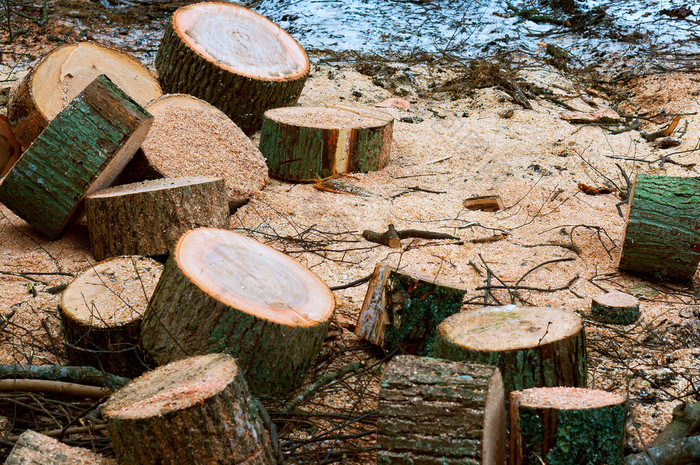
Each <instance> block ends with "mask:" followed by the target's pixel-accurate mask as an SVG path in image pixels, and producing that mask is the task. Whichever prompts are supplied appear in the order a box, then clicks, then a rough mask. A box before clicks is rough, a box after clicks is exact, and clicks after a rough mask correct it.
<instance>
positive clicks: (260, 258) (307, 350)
mask: <svg viewBox="0 0 700 465" xmlns="http://www.w3.org/2000/svg"><path fill="white" fill-rule="evenodd" d="M333 308H334V299H333V295H332V294H331V292H330V290H329V289H328V287H327V286H326V285H325V284H324V283H323V282H322V281H321V280H320V279H319V278H318V277H316V275H314V274H313V273H312V272H311V271H310V270H309V269H308V268H306V267H304V266H303V265H302V264H300V263H299V262H297V261H295V260H293V259H292V258H290V257H289V256H287V255H285V254H283V253H281V252H278V251H277V250H274V249H272V248H271V247H268V246H266V245H264V244H261V243H260V242H258V241H256V240H254V239H251V238H248V237H246V236H243V235H241V234H237V233H234V232H231V231H226V230H222V229H213V228H199V229H195V230H192V231H189V232H187V233H185V234H184V235H183V236H182V237H181V238H180V241H179V242H178V244H177V247H176V248H175V251H174V253H173V254H172V255H171V256H170V259H169V260H168V263H167V264H166V265H165V271H164V272H163V276H162V277H161V279H160V282H159V283H158V286H157V288H156V290H155V292H154V294H153V298H152V299H151V302H150V304H149V305H148V308H147V309H146V313H145V315H144V320H143V326H142V333H141V334H142V338H143V344H144V347H145V348H146V350H147V351H148V352H149V354H150V355H151V356H152V357H153V358H154V359H155V360H156V361H157V362H158V363H159V364H164V363H168V362H171V361H173V360H177V359H180V358H183V357H186V356H190V355H196V354H205V353H209V352H225V353H228V354H230V355H233V356H234V357H236V359H237V360H238V363H239V365H240V367H241V369H242V370H243V372H244V373H245V377H246V380H247V381H248V384H249V385H250V387H251V389H252V390H254V391H264V392H286V391H289V390H291V389H293V388H294V387H295V386H296V385H298V383H299V382H300V381H301V378H302V376H303V374H304V371H305V369H306V368H307V367H308V366H309V364H310V363H311V361H312V360H313V358H314V357H315V356H316V355H317V354H318V352H319V350H320V349H321V344H322V342H323V339H324V337H325V335H326V332H327V331H328V326H329V323H330V319H331V316H332V314H333Z"/></svg>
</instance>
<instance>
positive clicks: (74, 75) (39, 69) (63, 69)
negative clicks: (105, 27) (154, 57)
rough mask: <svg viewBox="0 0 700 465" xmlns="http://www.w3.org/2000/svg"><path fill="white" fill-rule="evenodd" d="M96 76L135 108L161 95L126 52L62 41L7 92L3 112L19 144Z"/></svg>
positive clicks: (146, 72) (150, 77) (35, 133)
mask: <svg viewBox="0 0 700 465" xmlns="http://www.w3.org/2000/svg"><path fill="white" fill-rule="evenodd" d="M101 74H105V75H107V76H108V77H109V79H110V80H112V81H113V82H114V83H115V84H116V85H117V86H118V87H119V88H120V89H122V90H123V91H124V92H126V94H127V95H129V96H130V97H131V98H132V99H134V100H135V101H136V102H137V103H138V104H139V105H141V106H144V105H146V104H147V103H148V102H150V101H151V100H153V99H156V98H158V97H160V96H161V95H162V94H163V92H162V91H161V90H160V86H159V85H158V81H157V80H156V78H155V77H154V76H153V74H151V72H150V71H149V70H148V68H146V67H145V66H144V65H142V64H141V63H140V62H139V61H138V60H137V59H136V58H134V57H133V56H132V55H129V54H128V53H125V52H121V51H119V50H116V49H114V48H109V47H104V46H102V45H97V44H93V43H90V42H80V43H77V44H68V45H63V46H61V47H58V48H56V49H54V50H53V51H51V52H50V53H49V54H48V55H46V56H45V57H44V58H43V59H42V60H41V61H39V63H37V65H36V66H34V68H33V69H32V70H31V71H30V72H29V74H27V75H26V76H25V77H24V79H23V80H22V81H21V82H20V84H19V86H18V87H17V89H16V91H15V92H14V93H13V94H12V95H11V96H10V101H9V103H8V105H7V116H8V118H9V119H10V123H11V125H12V129H13V130H14V132H15V135H16V136H17V139H18V140H19V142H20V143H21V144H22V146H23V147H24V148H25V149H26V148H27V147H29V145H30V144H31V143H32V142H34V140H35V139H36V138H37V137H38V136H39V134H41V131H43V130H44V129H45V128H46V126H48V124H49V122H50V121H51V120H53V119H54V118H55V117H56V115H58V114H59V113H60V112H61V110H63V109H64V108H65V107H66V106H67V105H68V104H69V103H70V102H71V101H72V100H73V99H74V98H75V97H76V96H77V95H78V94H79V93H80V92H82V91H83V89H84V88H85V87H86V86H87V85H88V84H90V83H91V82H92V81H93V80H95V78H96V77H97V76H99V75H101Z"/></svg>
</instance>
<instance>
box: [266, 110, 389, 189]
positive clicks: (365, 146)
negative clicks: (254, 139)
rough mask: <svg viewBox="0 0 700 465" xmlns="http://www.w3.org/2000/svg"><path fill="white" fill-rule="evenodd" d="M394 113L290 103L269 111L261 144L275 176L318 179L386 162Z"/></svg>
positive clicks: (299, 179)
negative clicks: (290, 105)
mask: <svg viewBox="0 0 700 465" xmlns="http://www.w3.org/2000/svg"><path fill="white" fill-rule="evenodd" d="M393 126H394V118H393V117H392V116H391V115H389V114H388V113H385V112H382V111H377V110H373V109H369V108H361V107H344V106H334V107H329V108H324V107H321V108H316V107H290V108H277V109H274V110H268V111H267V112H265V116H264V118H263V127H262V133H261V134H260V150H261V151H262V153H263V155H265V158H266V159H267V165H268V167H269V168H270V174H271V175H272V176H275V177H278V178H281V179H286V180H289V181H315V180H317V179H319V178H326V177H328V176H332V175H335V174H342V173H367V172H369V171H377V170H380V169H382V168H384V167H385V166H386V165H387V163H388V162H389V154H390V152H391V140H392V131H393Z"/></svg>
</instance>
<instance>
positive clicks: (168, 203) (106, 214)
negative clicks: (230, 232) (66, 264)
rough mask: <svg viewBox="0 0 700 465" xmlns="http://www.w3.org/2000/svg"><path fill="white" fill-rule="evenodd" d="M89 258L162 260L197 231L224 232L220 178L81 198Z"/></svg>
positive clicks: (171, 180) (223, 185) (164, 181)
mask: <svg viewBox="0 0 700 465" xmlns="http://www.w3.org/2000/svg"><path fill="white" fill-rule="evenodd" d="M85 211H86V214H87V223H88V230H89V232H90V244H91V246H92V252H93V254H94V255H95V259H97V260H104V259H105V258H107V257H114V256H118V255H151V256H153V255H164V254H167V253H169V252H170V251H171V250H172V249H174V248H175V244H177V240H178V239H180V236H181V235H182V234H183V233H185V232H186V231H189V230H190V229H195V228H199V227H202V226H211V227H214V228H228V216H229V215H228V211H229V210H228V194H227V192H226V183H225V182H224V180H223V179H221V178H168V179H157V180H153V181H144V182H140V183H134V184H127V185H124V186H117V187H110V188H109V189H103V190H100V191H97V192H95V193H94V194H91V195H88V196H87V197H86V198H85Z"/></svg>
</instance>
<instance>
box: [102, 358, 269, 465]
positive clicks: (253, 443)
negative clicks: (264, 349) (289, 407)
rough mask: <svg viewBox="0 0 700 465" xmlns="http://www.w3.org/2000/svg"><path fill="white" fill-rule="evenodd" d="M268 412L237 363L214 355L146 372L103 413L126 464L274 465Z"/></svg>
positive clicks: (115, 444) (125, 389)
mask: <svg viewBox="0 0 700 465" xmlns="http://www.w3.org/2000/svg"><path fill="white" fill-rule="evenodd" d="M262 408H263V407H262V405H261V404H259V402H258V401H257V400H256V399H255V398H253V397H252V396H251V395H250V393H249V392H248V386H247V385H246V382H245V380H244V379H243V376H242V373H241V370H240V369H239V367H238V365H237V364H236V361H235V360H234V359H233V357H230V356H228V355H225V354H209V355H203V356H199V357H191V358H186V359H184V360H180V361H177V362H174V363H171V364H169V365H166V366H163V367H160V368H157V369H155V370H153V371H150V372H148V373H146V374H144V375H143V376H141V377H139V378H137V379H135V380H134V381H133V382H132V383H130V384H129V385H127V386H126V387H124V388H123V389H121V390H119V391H117V392H116V393H114V394H112V396H111V397H110V398H109V399H108V400H107V402H105V405H104V407H103V409H102V413H103V415H104V417H105V419H106V420H107V421H108V427H107V430H108V432H109V437H110V439H111V440H112V445H113V446H114V452H115V453H116V456H117V460H118V461H119V463H124V464H139V465H151V464H152V465H156V464H157V465H169V464H173V465H184V464H245V465H273V464H276V463H277V461H276V460H275V450H276V448H275V446H273V444H272V440H271V437H270V433H269V430H268V429H266V427H265V424H264V420H263V418H264V417H265V416H267V414H266V412H265V413H263V411H262Z"/></svg>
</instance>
